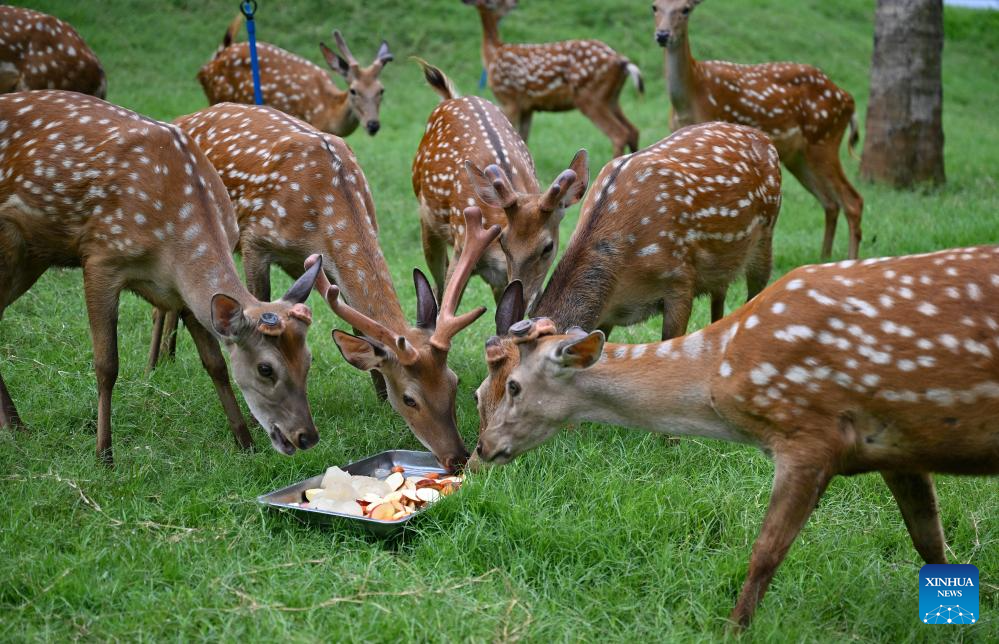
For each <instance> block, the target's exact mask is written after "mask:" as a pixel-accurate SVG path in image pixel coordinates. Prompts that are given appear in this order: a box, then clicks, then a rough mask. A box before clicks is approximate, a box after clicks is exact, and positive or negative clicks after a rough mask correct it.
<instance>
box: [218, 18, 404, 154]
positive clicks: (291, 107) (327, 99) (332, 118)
mask: <svg viewBox="0 0 999 644" xmlns="http://www.w3.org/2000/svg"><path fill="white" fill-rule="evenodd" d="M241 23H242V16H236V18H235V19H234V20H233V21H232V23H231V24H230V25H229V29H228V30H227V31H226V33H225V38H224V39H223V40H222V45H221V46H220V47H219V48H218V51H216V52H215V56H214V57H213V58H212V60H210V61H208V63H206V64H205V66H204V67H202V68H201V70H200V71H199V72H198V81H200V82H201V86H202V87H203V88H204V90H205V96H206V97H208V102H209V103H211V104H213V105H214V104H215V103H222V102H232V103H249V104H252V103H253V76H252V74H251V69H250V52H249V44H248V43H245V42H243V43H237V42H235V38H236V34H237V32H238V31H239V26H240V24H241ZM333 38H334V40H335V41H336V45H337V48H338V49H339V52H334V51H333V50H331V49H330V48H329V47H327V46H326V44H325V43H320V44H319V49H320V50H321V51H322V54H323V57H324V58H325V59H326V64H328V65H329V66H330V68H331V69H332V70H333V71H334V72H336V73H337V74H339V75H340V76H342V77H343V78H344V80H346V81H347V86H348V88H347V91H346V92H344V91H342V90H340V89H339V88H338V87H337V86H336V85H335V84H334V83H333V81H332V80H330V77H329V75H328V74H327V73H326V72H324V71H323V70H322V69H321V68H320V67H319V66H318V65H316V64H315V63H312V62H310V61H308V60H306V59H304V58H302V57H301V56H296V55H295V54H292V53H291V52H288V51H285V50H284V49H281V48H280V47H276V46H274V45H271V44H269V43H265V42H260V41H257V58H258V61H259V65H260V83H261V85H260V90H261V92H262V93H263V97H264V103H265V104H266V105H270V106H271V107H274V108H277V109H279V110H281V111H282V112H285V113H286V114H291V115H292V116H294V117H296V118H299V119H301V120H303V121H305V122H307V123H310V124H312V125H313V126H314V127H315V128H317V129H319V130H322V131H323V132H329V133H330V134H334V135H336V136H349V135H350V134H351V133H353V132H354V130H356V129H357V126H358V125H361V124H363V125H364V129H365V130H366V131H367V132H368V134H370V135H372V136H374V135H375V134H377V133H378V130H379V129H380V128H381V120H380V118H379V110H380V108H381V102H382V97H383V95H384V94H385V88H384V86H383V85H382V82H381V80H380V79H379V76H380V74H381V72H382V68H383V67H385V65H386V64H387V63H388V62H389V61H391V60H392V59H393V57H392V52H391V51H389V47H388V43H386V42H385V41H384V40H383V41H382V44H381V46H380V47H379V48H378V53H377V54H375V60H374V62H373V63H371V65H369V66H368V67H361V65H360V63H358V62H357V59H356V58H354V55H353V54H351V53H350V49H348V48H347V42H346V41H345V40H344V38H343V35H341V34H340V32H339V31H334V32H333Z"/></svg>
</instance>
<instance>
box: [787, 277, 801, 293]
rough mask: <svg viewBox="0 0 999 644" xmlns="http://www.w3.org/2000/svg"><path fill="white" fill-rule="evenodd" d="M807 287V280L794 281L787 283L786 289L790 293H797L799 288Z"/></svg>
mask: <svg viewBox="0 0 999 644" xmlns="http://www.w3.org/2000/svg"><path fill="white" fill-rule="evenodd" d="M804 285H805V280H803V279H793V280H791V281H790V282H788V283H787V286H785V288H786V289H787V290H789V291H797V290H798V289H799V288H801V287H802V286H804Z"/></svg>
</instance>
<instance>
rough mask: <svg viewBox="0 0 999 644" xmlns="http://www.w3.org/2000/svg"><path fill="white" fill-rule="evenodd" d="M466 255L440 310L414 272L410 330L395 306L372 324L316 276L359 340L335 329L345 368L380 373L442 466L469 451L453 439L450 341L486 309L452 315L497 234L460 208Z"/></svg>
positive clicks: (454, 384) (474, 212)
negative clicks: (413, 313) (413, 312)
mask: <svg viewBox="0 0 999 644" xmlns="http://www.w3.org/2000/svg"><path fill="white" fill-rule="evenodd" d="M465 221H466V232H465V235H466V243H465V252H464V253H463V254H462V256H461V258H460V259H459V260H458V261H457V262H456V266H455V269H454V275H453V276H452V278H451V281H449V282H448V284H447V287H446V288H445V289H444V294H443V297H442V298H441V306H440V309H439V310H438V307H437V302H436V300H435V299H434V294H433V290H432V289H431V288H430V282H428V281H427V278H426V277H425V276H424V275H423V273H421V272H420V271H419V269H414V270H413V282H414V284H415V286H416V316H417V326H416V327H415V328H413V327H410V326H409V325H408V324H406V320H405V318H404V317H403V314H402V310H401V309H399V306H398V300H395V299H393V303H394V305H395V306H394V307H393V308H394V309H396V310H395V311H393V312H392V314H391V315H385V317H383V318H381V319H378V320H375V319H372V318H371V317H370V316H368V315H365V314H364V313H363V312H361V311H360V310H358V309H357V308H355V307H353V306H351V305H349V304H346V303H344V302H343V301H341V300H340V299H339V295H340V289H339V287H337V286H332V285H330V283H329V281H328V280H327V279H326V276H325V275H320V276H319V279H318V280H317V282H316V289H317V290H318V291H319V292H320V293H321V294H322V295H323V297H325V298H326V301H327V303H328V304H329V306H330V308H331V309H333V312H334V313H336V314H337V315H338V316H339V317H340V318H342V319H343V320H344V321H345V322H347V323H348V324H350V325H351V326H353V327H354V328H355V329H358V330H359V331H360V332H361V333H363V334H364V335H363V336H357V335H351V334H349V333H344V332H343V331H339V330H335V331H333V340H334V342H336V345H337V347H338V348H339V349H340V353H342V354H343V357H344V359H346V360H347V362H349V363H350V364H351V365H353V366H354V367H357V368H358V369H360V370H362V371H379V372H381V373H382V375H383V376H384V377H385V380H386V382H387V384H388V399H389V402H390V403H391V404H392V407H393V408H394V409H395V410H396V411H397V412H399V414H400V415H401V416H402V417H403V418H404V419H405V420H406V424H408V425H409V427H410V429H412V430H413V433H414V434H415V435H416V437H417V438H418V439H419V440H420V442H422V443H423V444H424V445H425V446H426V447H427V448H428V449H430V450H431V451H432V452H433V453H434V456H435V457H436V458H437V460H438V461H440V462H441V464H442V465H444V467H446V468H448V469H450V470H454V469H456V468H457V467H459V466H461V465H464V463H465V460H466V459H467V458H468V451H467V450H466V449H465V444H464V443H463V442H462V440H461V435H460V434H458V422H457V419H456V417H455V403H454V401H455V394H456V391H457V388H458V377H457V376H456V375H455V374H454V372H453V371H451V369H449V368H448V366H447V356H448V351H450V349H451V339H452V338H453V337H454V336H455V335H457V334H458V333H459V332H460V331H461V330H462V329H464V328H465V327H467V326H469V325H470V324H472V323H473V322H475V320H476V319H478V318H479V316H481V315H482V314H483V313H485V309H484V308H481V307H480V308H478V309H474V310H472V311H469V312H468V313H465V314H463V315H456V314H455V312H456V311H457V309H458V305H459V304H460V303H461V296H462V294H463V293H464V291H465V286H466V285H467V284H468V278H469V277H471V274H472V269H473V268H474V266H475V264H476V262H478V260H479V257H480V256H481V255H482V253H483V252H485V250H486V247H488V246H489V244H490V243H491V242H492V241H493V240H494V239H496V237H497V236H498V235H499V234H500V229H499V226H490V227H489V228H488V229H486V228H484V227H483V225H482V212H481V211H480V210H479V209H478V208H466V209H465ZM312 261H313V258H309V260H307V261H306V266H308V265H310V264H311V262H312Z"/></svg>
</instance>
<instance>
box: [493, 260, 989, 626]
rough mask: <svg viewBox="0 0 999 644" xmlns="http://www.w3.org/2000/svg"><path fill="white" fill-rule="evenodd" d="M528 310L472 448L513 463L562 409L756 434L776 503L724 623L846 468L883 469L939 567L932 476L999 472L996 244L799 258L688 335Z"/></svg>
mask: <svg viewBox="0 0 999 644" xmlns="http://www.w3.org/2000/svg"><path fill="white" fill-rule="evenodd" d="M553 326H554V325H553V324H552V323H551V321H550V320H547V321H544V322H538V323H532V322H523V323H521V324H519V325H515V326H514V327H513V329H511V331H512V332H513V335H514V336H517V337H518V339H519V340H520V341H521V344H520V364H519V365H518V366H517V367H516V368H515V369H514V370H513V373H512V374H511V375H510V377H509V379H508V380H507V383H506V395H505V397H504V398H503V400H502V402H501V403H500V404H499V407H498V409H497V410H496V413H495V415H493V417H492V420H491V421H490V423H489V427H488V429H486V431H485V432H483V433H482V435H481V437H480V441H479V445H478V449H477V452H478V455H479V457H480V458H481V461H482V462H483V463H506V462H509V461H510V460H512V459H513V458H515V457H516V456H517V455H519V454H522V453H523V452H525V451H527V450H529V449H531V448H533V447H535V446H537V445H539V444H540V443H542V442H543V441H545V440H547V439H548V438H550V437H551V436H552V435H553V434H554V433H555V431H556V430H557V428H558V426H559V424H560V423H561V422H563V421H566V420H573V421H582V420H592V421H597V422H603V423H613V424H618V425H628V426H631V427H639V428H645V429H648V430H650V431H655V432H668V433H671V434H675V433H683V434H693V435H698V436H705V437H708V438H719V439H722V440H731V441H737V442H745V443H751V444H754V445H756V446H758V447H760V448H761V449H762V450H764V451H765V452H766V453H767V454H770V455H772V457H773V459H774V461H775V465H776V472H775V477H774V485H773V492H772V495H771V498H770V507H769V509H768V510H767V513H766V515H765V517H764V519H763V527H762V529H761V530H760V534H759V537H758V538H757V540H756V543H755V544H754V546H753V552H752V557H751V558H750V562H749V576H748V578H747V579H746V582H745V585H744V586H743V588H742V592H741V593H740V595H739V601H738V603H737V604H736V606H735V610H734V611H733V612H732V615H731V619H732V621H733V622H736V623H737V624H739V625H740V626H746V625H747V624H748V623H749V620H750V618H751V617H752V615H753V612H754V611H755V610H756V606H757V604H758V603H759V601H760V599H762V597H763V594H764V592H766V589H767V586H768V585H769V583H770V580H771V578H772V577H773V575H774V572H775V571H776V569H777V567H778V566H779V565H780V563H781V561H782V560H783V559H784V556H785V555H786V554H787V551H788V549H789V548H790V546H791V543H792V542H793V541H794V539H795V537H796V536H797V535H798V532H799V531H800V530H801V529H802V527H803V526H804V525H805V522H806V521H807V520H808V517H809V515H811V513H812V510H813V509H814V508H815V506H816V504H817V503H818V501H819V499H820V498H821V496H822V493H823V492H824V491H825V489H826V486H827V485H828V484H829V481H830V480H831V479H832V478H833V477H834V476H836V475H838V474H842V475H851V474H858V473H861V472H870V471H878V472H880V474H881V476H882V477H884V480H885V482H886V483H887V484H888V487H889V489H890V490H891V492H892V494H893V495H894V496H895V500H896V501H897V502H898V505H899V508H900V509H901V511H902V517H903V519H904V520H905V524H906V526H907V527H908V529H909V534H910V536H911V537H912V541H913V544H914V545H915V547H916V550H917V551H918V552H919V554H920V556H921V557H922V558H923V559H924V560H925V561H926V562H927V563H946V561H947V560H946V557H945V555H944V535H943V529H942V527H941V524H940V515H939V512H938V510H937V499H936V493H935V491H934V488H933V481H932V479H931V478H930V473H931V472H941V473H950V474H999V360H997V358H996V356H997V355H999V247H995V246H993V247H979V248H964V249H955V250H948V251H942V252H939V253H930V254H926V255H911V256H907V257H895V258H883V259H868V260H864V261H862V262H856V261H853V260H850V261H844V262H840V263H838V264H825V265H821V266H807V267H802V268H798V269H795V270H794V271H792V272H791V273H789V274H788V275H786V276H785V277H784V278H783V279H781V280H780V281H779V282H777V283H775V284H774V285H772V286H770V287H769V288H767V289H766V290H765V291H763V293H761V294H760V295H758V296H757V297H756V298H754V299H753V300H752V301H751V302H749V303H748V304H746V305H745V306H743V307H742V308H741V309H739V310H738V311H737V312H735V313H734V314H732V315H730V316H728V317H727V318H725V319H723V320H721V321H719V322H716V323H714V324H712V325H711V326H709V327H707V328H706V329H704V330H703V331H698V332H697V333H693V334H691V335H688V336H686V337H683V338H677V339H675V340H670V341H666V342H662V343H652V344H638V345H613V344H611V345H606V346H605V345H604V336H603V333H601V332H600V331H595V332H592V333H589V334H587V333H586V332H584V331H580V330H571V329H570V331H569V334H568V335H567V336H565V335H563V336H558V335H552V336H546V337H542V336H545V334H547V333H549V332H552V330H553Z"/></svg>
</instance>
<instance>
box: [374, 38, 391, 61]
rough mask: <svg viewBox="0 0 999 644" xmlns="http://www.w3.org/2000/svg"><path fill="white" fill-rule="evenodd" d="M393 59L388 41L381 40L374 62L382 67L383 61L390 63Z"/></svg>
mask: <svg viewBox="0 0 999 644" xmlns="http://www.w3.org/2000/svg"><path fill="white" fill-rule="evenodd" d="M393 60H395V56H393V55H392V52H391V51H389V46H388V42H386V41H384V40H383V41H382V44H381V46H380V47H379V48H378V53H377V54H375V62H376V63H381V64H382V66H383V67H384V66H385V63H390V62H392V61H393Z"/></svg>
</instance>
